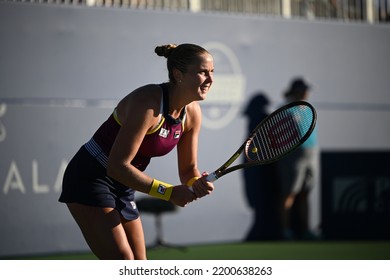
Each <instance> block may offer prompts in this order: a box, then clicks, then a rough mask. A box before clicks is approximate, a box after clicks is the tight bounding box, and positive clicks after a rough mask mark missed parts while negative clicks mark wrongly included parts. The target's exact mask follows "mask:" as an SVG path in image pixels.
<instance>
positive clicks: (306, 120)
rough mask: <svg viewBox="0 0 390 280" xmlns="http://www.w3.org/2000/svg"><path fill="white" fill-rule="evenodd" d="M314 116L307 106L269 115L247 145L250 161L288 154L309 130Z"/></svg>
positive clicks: (247, 154)
mask: <svg viewBox="0 0 390 280" xmlns="http://www.w3.org/2000/svg"><path fill="white" fill-rule="evenodd" d="M313 118H314V114H313V112H312V109H311V108H310V107H308V106H302V105H300V106H294V107H291V108H289V109H287V110H281V111H279V112H278V113H276V114H274V115H271V116H270V117H269V118H268V119H267V120H266V121H265V122H264V123H262V125H261V126H260V127H259V128H258V130H257V131H256V132H255V133H254V135H253V137H252V139H251V141H250V143H249V144H248V145H247V152H246V156H247V158H248V159H249V160H250V161H270V160H273V159H276V158H279V157H281V156H283V155H284V154H286V153H288V152H290V151H291V150H293V149H294V148H295V147H297V146H298V145H299V144H301V141H302V139H303V138H304V137H305V135H306V134H307V133H308V132H309V130H310V129H311V126H312V123H313Z"/></svg>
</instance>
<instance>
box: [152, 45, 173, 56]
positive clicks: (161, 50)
mask: <svg viewBox="0 0 390 280" xmlns="http://www.w3.org/2000/svg"><path fill="white" fill-rule="evenodd" d="M176 47H177V45H175V44H169V45H162V46H158V47H156V48H155V49H154V52H155V53H156V54H157V55H158V56H163V57H165V58H168V57H169V56H170V55H171V53H172V51H173V50H174V49H175V48H176Z"/></svg>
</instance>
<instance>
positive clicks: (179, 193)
mask: <svg viewBox="0 0 390 280" xmlns="http://www.w3.org/2000/svg"><path fill="white" fill-rule="evenodd" d="M196 198H197V197H196V195H195V194H194V193H193V192H192V191H191V190H190V189H189V188H188V186H186V185H177V186H174V187H173V190H172V194H171V198H170V199H169V201H170V202H172V203H173V204H175V205H177V206H180V207H184V206H186V205H187V204H188V203H191V202H192V201H194V200H195V199H196Z"/></svg>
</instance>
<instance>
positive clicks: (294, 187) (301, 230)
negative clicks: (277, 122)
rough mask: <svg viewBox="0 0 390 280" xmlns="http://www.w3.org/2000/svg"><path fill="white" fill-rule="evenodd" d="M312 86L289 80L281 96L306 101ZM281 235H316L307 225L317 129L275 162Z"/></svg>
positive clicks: (315, 169)
mask: <svg viewBox="0 0 390 280" xmlns="http://www.w3.org/2000/svg"><path fill="white" fill-rule="evenodd" d="M310 90H311V86H310V85H309V84H308V83H307V82H306V81H305V80H304V79H303V78H300V77H298V78H295V79H293V80H292V82H291V84H290V86H289V88H288V90H287V91H286V92H285V94H284V97H285V100H286V102H287V103H290V102H293V101H299V100H304V101H308V99H309V96H310ZM277 173H278V186H279V188H280V189H279V203H278V205H279V213H280V226H281V236H282V239H284V240H294V239H298V240H312V239H318V236H317V235H315V234H314V233H313V232H312V231H311V230H310V228H309V214H310V207H309V194H310V192H311V190H312V189H313V188H314V187H315V186H316V184H317V183H318V179H319V173H320V153H319V146H318V141H317V130H316V129H314V131H313V133H312V134H311V136H310V137H309V138H308V139H307V140H306V141H305V142H304V143H303V144H302V145H301V146H300V147H299V148H297V149H296V150H295V151H293V152H292V153H290V154H288V155H287V156H285V157H284V158H282V159H281V160H279V161H278V162H277Z"/></svg>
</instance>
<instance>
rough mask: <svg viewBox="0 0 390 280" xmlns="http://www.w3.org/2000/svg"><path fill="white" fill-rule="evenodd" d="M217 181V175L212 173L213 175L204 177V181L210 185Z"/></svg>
mask: <svg viewBox="0 0 390 280" xmlns="http://www.w3.org/2000/svg"><path fill="white" fill-rule="evenodd" d="M217 179H218V176H217V174H215V172H213V173H211V174H209V175H207V177H206V180H207V181H208V182H210V183H212V182H214V181H216V180H217Z"/></svg>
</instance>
